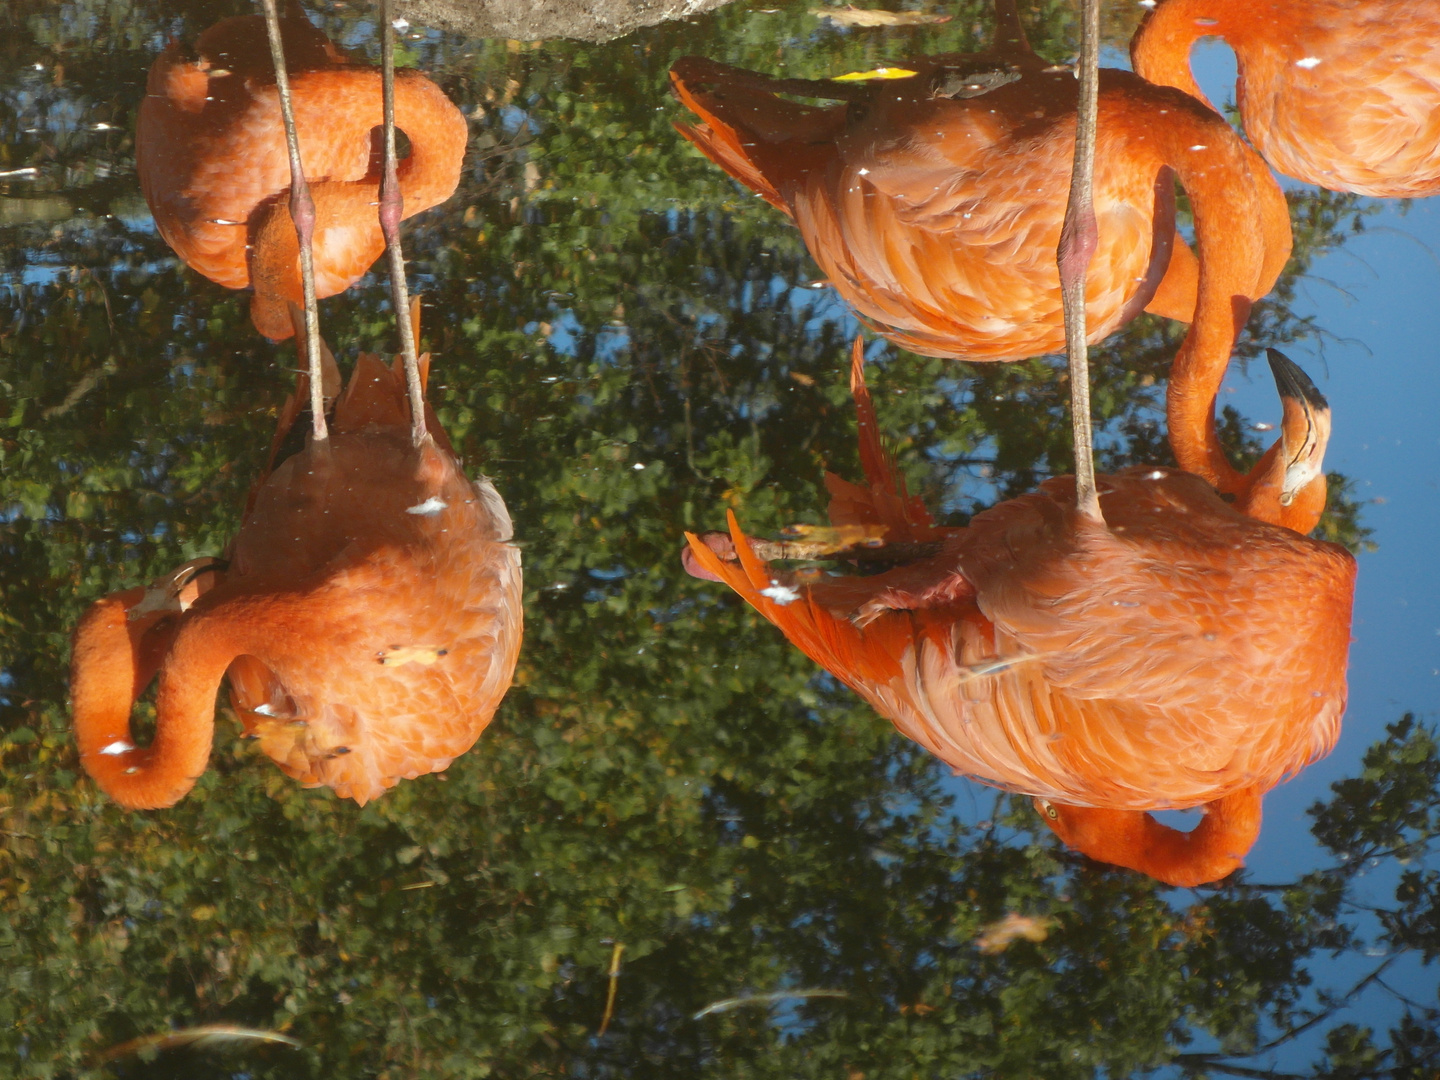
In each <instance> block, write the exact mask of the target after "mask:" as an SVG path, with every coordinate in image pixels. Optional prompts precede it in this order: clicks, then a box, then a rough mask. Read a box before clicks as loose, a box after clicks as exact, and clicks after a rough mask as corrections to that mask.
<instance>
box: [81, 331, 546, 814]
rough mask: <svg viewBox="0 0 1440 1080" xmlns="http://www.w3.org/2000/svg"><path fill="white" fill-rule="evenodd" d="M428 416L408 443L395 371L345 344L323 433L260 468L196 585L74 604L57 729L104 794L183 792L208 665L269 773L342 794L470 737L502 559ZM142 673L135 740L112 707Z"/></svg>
mask: <svg viewBox="0 0 1440 1080" xmlns="http://www.w3.org/2000/svg"><path fill="white" fill-rule="evenodd" d="M332 363H333V362H332ZM305 392H306V388H305V387H304V386H302V387H301V389H300V390H299V391H297V396H296V398H295V399H292V401H291V403H290V405H289V406H288V407H287V410H286V421H282V425H281V431H280V434H279V435H277V439H276V447H277V451H280V450H282V449H283V439H284V437H285V436H286V435H287V433H288V432H289V429H290V425H291V424H292V423H296V422H298V420H299V419H303V414H301V411H300V407H299V402H300V401H303V400H304V393H305ZM430 427H431V432H432V436H433V437H432V438H431V439H429V440H427V441H426V442H425V443H424V444H422V445H421V446H420V447H418V448H417V447H415V446H413V445H412V443H411V441H410V438H409V423H408V414H407V412H406V407H405V391H404V381H403V377H402V375H401V374H400V373H399V370H398V365H397V368H396V369H393V370H392V369H391V368H388V367H386V366H385V365H383V364H382V363H380V361H379V360H377V359H375V358H373V357H362V358H361V360H360V362H359V364H358V365H357V367H356V371H355V374H354V375H353V376H352V378H351V382H350V385H349V387H348V389H347V390H346V392H345V394H344V396H342V397H341V398H340V400H339V401H338V402H337V403H336V406H335V408H334V415H333V418H332V420H331V427H330V430H331V436H330V438H329V440H328V441H327V442H325V443H314V442H311V443H310V444H309V445H308V446H306V447H305V448H304V449H302V450H300V451H299V452H298V453H294V454H292V455H291V456H288V457H285V458H284V459H283V460H281V461H279V462H278V464H275V467H274V468H273V470H272V471H270V472H269V473H268V475H267V476H265V477H264V478H262V481H261V482H260V484H259V485H258V486H257V489H256V491H255V492H254V493H253V495H252V499H251V505H250V508H249V510H248V512H247V514H246V517H245V520H244V523H243V524H242V526H241V529H240V532H239V534H238V535H237V537H236V539H235V542H234V544H233V545H232V549H231V552H230V561H229V567H228V569H227V570H225V571H224V572H223V573H218V572H217V573H215V574H213V575H212V577H213V579H214V580H212V581H211V582H209V584H208V588H207V591H205V592H204V593H203V594H202V595H200V596H199V597H198V598H196V599H195V600H194V601H193V603H191V604H189V605H188V607H185V610H183V612H180V613H175V612H173V611H172V612H167V613H165V614H163V615H162V616H160V617H159V619H158V621H157V619H156V616H155V615H153V614H149V613H143V612H142V614H141V617H140V618H139V619H138V620H137V619H135V618H133V617H130V618H127V616H128V615H129V613H130V612H133V611H135V610H136V608H137V606H138V604H139V601H140V599H141V597H140V596H139V595H138V594H140V593H143V592H144V590H130V591H129V592H128V593H122V594H118V595H117V596H114V597H109V598H107V599H106V600H103V601H100V602H99V603H98V604H96V605H95V606H94V607H92V609H91V610H90V612H88V613H87V614H86V616H85V618H84V619H83V620H82V622H81V624H80V626H79V628H78V629H77V631H76V640H75V651H74V659H73V662H72V694H73V698H74V710H75V729H76V738H77V741H78V743H79V745H80V755H81V762H82V763H83V764H84V766H85V768H86V770H87V771H88V772H89V773H90V774H91V775H92V776H93V777H95V779H96V780H97V781H98V782H99V783H100V785H101V786H102V787H103V788H104V789H105V790H106V791H107V792H108V793H109V794H110V795H111V796H112V797H114V798H115V799H116V801H118V802H120V803H121V804H122V805H125V806H130V807H137V808H138V807H157V806H168V805H171V804H172V803H174V802H176V801H177V800H178V799H179V798H181V797H182V796H183V795H184V794H185V792H186V791H188V790H189V788H190V787H191V785H193V783H194V781H195V778H196V777H197V776H198V775H199V773H200V772H202V771H203V770H204V768H205V762H206V759H207V758H208V755H209V748H210V738H211V730H212V727H213V713H214V701H215V691H216V689H217V687H218V684H219V680H220V677H221V675H222V674H223V673H225V672H226V669H227V668H228V670H229V680H230V687H231V700H232V702H233V704H234V706H235V709H236V712H237V713H238V714H239V716H240V718H241V720H242V722H243V724H244V726H245V731H246V734H247V735H249V736H251V737H254V738H257V739H258V740H259V745H260V748H261V749H262V750H263V751H264V752H265V753H266V754H268V755H269V756H270V757H271V758H273V759H274V760H275V762H276V764H277V765H279V766H280V768H281V769H282V770H283V771H284V772H285V773H287V774H288V775H290V776H292V777H294V778H296V779H297V780H300V781H301V782H303V783H305V784H307V785H312V786H313V785H325V786H328V787H330V788H333V789H334V791H335V793H336V794H337V795H339V796H341V797H344V798H351V799H354V800H355V801H356V802H357V803H360V804H362V805H363V804H364V803H365V802H366V801H368V800H369V799H372V798H375V797H376V796H378V795H380V794H382V793H383V792H384V791H385V790H386V789H387V788H389V787H392V786H394V784H395V783H396V782H397V781H399V780H400V779H402V778H411V777H415V776H419V775H422V774H424V773H428V772H435V771H437V770H440V769H444V768H445V767H446V766H448V765H449V764H450V762H451V761H452V760H453V759H454V758H455V757H456V756H457V755H459V754H462V753H464V752H465V751H466V750H467V749H469V748H470V746H471V745H472V744H473V743H474V742H475V740H476V739H477V738H478V737H479V735H480V733H481V732H482V731H483V730H484V728H485V727H486V725H487V724H488V723H489V722H490V720H491V718H492V717H493V715H494V713H495V710H496V708H497V707H498V705H499V703H500V699H501V698H502V696H503V695H504V693H505V690H506V689H507V688H508V686H509V684H510V680H511V677H512V675H513V672H514V669H515V664H516V660H517V657H518V654H519V648H520V639H521V622H522V616H521V584H522V576H521V568H520V553H519V551H518V549H516V548H515V547H514V546H513V545H512V544H510V543H509V540H510V538H511V525H510V518H509V515H508V513H507V512H506V509H505V504H504V502H503V501H502V500H501V498H500V496H499V494H498V493H497V492H496V491H495V488H494V487H493V486H492V485H491V484H490V482H489V481H488V480H480V481H478V482H475V483H471V482H470V481H469V480H467V479H466V478H465V476H464V474H463V473H462V472H461V470H460V467H459V464H458V463H457V461H456V460H455V458H454V455H453V453H452V452H451V451H450V449H449V446H448V443H447V442H446V441H445V438H444V434H443V432H439V429H438V427H437V426H436V425H435V424H434V423H433V417H432V418H431V423H430ZM155 667H158V668H159V673H160V685H159V690H158V694H157V699H156V710H157V716H158V723H157V731H156V737H155V740H154V742H153V743H152V745H151V746H150V747H147V748H143V749H141V748H135V747H133V746H132V745H131V741H130V734H129V711H130V703H131V702H133V700H134V698H135V696H136V695H137V694H138V693H139V692H140V691H141V690H143V688H144V685H145V683H146V682H148V681H149V676H150V672H151V671H153V669H154V668H155Z"/></svg>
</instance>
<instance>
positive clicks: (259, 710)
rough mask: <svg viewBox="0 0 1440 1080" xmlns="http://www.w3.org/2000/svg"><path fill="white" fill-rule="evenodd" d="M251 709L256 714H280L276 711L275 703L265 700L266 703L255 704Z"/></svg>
mask: <svg viewBox="0 0 1440 1080" xmlns="http://www.w3.org/2000/svg"><path fill="white" fill-rule="evenodd" d="M250 711H251V712H253V713H254V714H255V715H256V716H278V715H279V714H278V713H277V712H276V711H275V707H274V706H273V705H271V704H270V703H269V702H268V701H267V702H265V704H263V705H257V706H255V708H253V709H251V710H250Z"/></svg>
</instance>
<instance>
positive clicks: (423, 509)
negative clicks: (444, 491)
mask: <svg viewBox="0 0 1440 1080" xmlns="http://www.w3.org/2000/svg"><path fill="white" fill-rule="evenodd" d="M449 505H450V504H449V503H447V502H446V501H445V500H444V499H441V498H439V497H437V496H435V495H431V496H430V498H428V499H426V500H425V501H424V502H422V503H417V504H415V505H414V506H407V507H406V508H405V512H406V513H407V514H418V515H420V516H421V517H430V516H431V515H433V514H438V513H440V511H441V510H444V509H445V508H446V507H447V506H449Z"/></svg>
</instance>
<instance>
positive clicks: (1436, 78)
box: [1131, 0, 1440, 198]
mask: <svg viewBox="0 0 1440 1080" xmlns="http://www.w3.org/2000/svg"><path fill="white" fill-rule="evenodd" d="M1206 36H1218V37H1222V38H1224V39H1225V41H1226V43H1227V44H1229V45H1230V47H1231V48H1232V49H1234V50H1235V57H1236V62H1237V67H1238V72H1239V81H1238V87H1237V103H1238V105H1239V107H1240V115H1241V118H1242V120H1243V122H1244V125H1245V133H1246V134H1247V135H1249V136H1250V139H1251V141H1252V142H1254V144H1255V147H1256V148H1257V149H1258V150H1259V151H1260V153H1261V154H1262V155H1264V157H1265V159H1266V160H1267V161H1268V162H1270V164H1271V165H1273V166H1275V168H1277V169H1278V170H1280V171H1281V172H1283V173H1286V174H1288V175H1290V176H1293V177H1296V178H1297V179H1300V180H1304V181H1306V182H1307V183H1311V184H1316V185H1318V186H1320V187H1324V188H1329V189H1331V190H1332V191H1353V192H1358V193H1359V194H1362V195H1374V196H1379V197H1382V198H1385V197H1389V198H1418V197H1422V196H1426V195H1434V194H1436V193H1440V50H1437V49H1436V42H1437V41H1440V6H1437V5H1436V4H1434V3H1433V2H1431V0H1367V2H1365V3H1357V2H1356V0H1304V2H1301V0H1161V3H1160V4H1159V5H1158V6H1157V7H1156V8H1155V10H1153V11H1152V12H1150V13H1149V14H1148V15H1147V16H1146V19H1145V22H1144V23H1143V24H1142V25H1141V27H1140V30H1139V31H1138V33H1137V34H1136V36H1135V40H1134V41H1133V42H1132V44H1131V55H1132V58H1133V60H1134V64H1135V70H1136V71H1137V72H1138V73H1139V74H1141V75H1142V76H1144V77H1145V78H1146V79H1149V80H1150V81H1151V82H1155V83H1160V84H1163V85H1167V86H1175V87H1179V88H1180V89H1182V90H1184V91H1185V92H1186V93H1188V94H1191V95H1192V96H1194V97H1196V98H1199V99H1200V100H1201V101H1204V100H1205V97H1204V95H1203V94H1202V93H1201V91H1200V89H1199V87H1198V86H1197V85H1196V83H1195V80H1194V77H1193V76H1192V74H1191V72H1190V48H1191V46H1192V45H1193V44H1194V42H1195V41H1196V40H1197V39H1198V38H1201V37H1206Z"/></svg>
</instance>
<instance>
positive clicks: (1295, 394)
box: [1265, 349, 1330, 506]
mask: <svg viewBox="0 0 1440 1080" xmlns="http://www.w3.org/2000/svg"><path fill="white" fill-rule="evenodd" d="M1265 352H1266V354H1267V355H1268V356H1269V358H1270V372H1271V374H1272V375H1274V377H1275V388H1276V390H1278V391H1279V392H1280V402H1281V404H1282V405H1283V406H1284V410H1285V411H1284V419H1283V420H1282V421H1281V422H1280V457H1281V460H1282V461H1283V462H1284V463H1285V479H1284V480H1283V481H1282V483H1281V489H1280V505H1281V506H1289V505H1290V504H1291V503H1292V502H1294V501H1295V496H1296V495H1298V494H1299V493H1300V491H1301V489H1302V488H1304V487H1305V486H1306V485H1307V484H1309V483H1311V482H1312V481H1313V480H1314V479H1315V478H1316V477H1319V476H1323V475H1324V464H1325V447H1326V445H1327V444H1328V443H1329V442H1330V403H1329V402H1328V401H1326V400H1325V395H1324V394H1322V393H1320V391H1319V390H1318V389H1316V387H1315V384H1314V383H1313V382H1312V381H1311V380H1310V376H1308V375H1306V374H1305V372H1304V371H1302V370H1301V369H1300V366H1299V365H1298V364H1296V363H1295V361H1293V360H1291V359H1290V358H1289V357H1288V356H1286V355H1285V354H1284V353H1282V352H1281V351H1280V350H1279V349H1266V350H1265Z"/></svg>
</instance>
